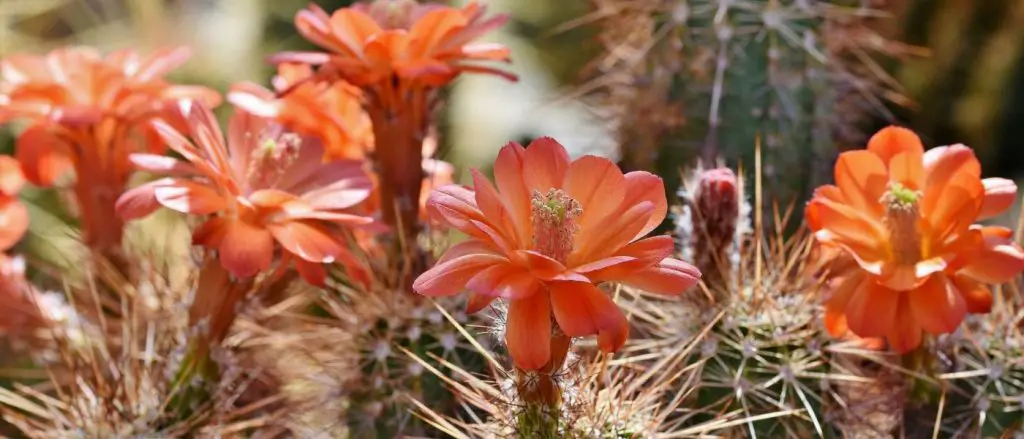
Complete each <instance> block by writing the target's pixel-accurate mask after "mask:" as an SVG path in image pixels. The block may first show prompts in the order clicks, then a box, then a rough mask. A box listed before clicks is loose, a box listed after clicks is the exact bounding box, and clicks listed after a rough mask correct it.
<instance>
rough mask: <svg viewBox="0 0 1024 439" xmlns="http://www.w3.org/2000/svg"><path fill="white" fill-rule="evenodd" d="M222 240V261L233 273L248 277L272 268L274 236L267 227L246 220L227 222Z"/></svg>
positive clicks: (220, 249) (220, 250)
mask: <svg viewBox="0 0 1024 439" xmlns="http://www.w3.org/2000/svg"><path fill="white" fill-rule="evenodd" d="M225 226H226V228H225V230H224V237H223V238H222V240H221V242H220V248H219V252H220V262H221V265H223V266H224V268H225V269H227V270H228V271H230V272H231V274H233V275H235V276H238V277H241V278H247V277H252V276H254V275H256V274H257V273H259V272H261V271H264V270H266V269H267V268H270V263H271V262H272V260H273V258H274V238H273V237H272V236H271V235H270V233H269V232H267V231H266V229H263V228H260V227H258V226H256V225H254V224H249V223H247V222H245V221H229V222H227V223H226V224H225Z"/></svg>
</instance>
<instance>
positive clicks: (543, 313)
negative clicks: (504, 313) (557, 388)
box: [505, 291, 551, 370]
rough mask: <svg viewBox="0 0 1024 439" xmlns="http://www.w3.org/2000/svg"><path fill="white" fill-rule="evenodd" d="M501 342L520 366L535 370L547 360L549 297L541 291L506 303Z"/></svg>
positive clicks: (549, 328)
mask: <svg viewBox="0 0 1024 439" xmlns="http://www.w3.org/2000/svg"><path fill="white" fill-rule="evenodd" d="M505 345H506V346H507V347H508V354H509V356H511V357H512V361H513V362H514V363H515V364H516V366H517V367H519V368H520V369H525V370H539V369H541V368H543V367H544V366H545V365H546V364H547V363H548V361H549V360H550V359H551V299H550V298H549V297H548V293H547V292H546V291H541V292H540V293H538V294H534V295H532V296H530V297H527V298H525V299H521V300H513V301H512V302H511V303H510V304H509V306H508V317H507V321H506V327H505Z"/></svg>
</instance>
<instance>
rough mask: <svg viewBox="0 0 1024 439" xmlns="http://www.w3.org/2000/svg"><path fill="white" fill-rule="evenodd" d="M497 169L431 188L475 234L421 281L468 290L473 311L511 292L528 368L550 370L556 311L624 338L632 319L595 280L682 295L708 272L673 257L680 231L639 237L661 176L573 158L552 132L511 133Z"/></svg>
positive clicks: (435, 203)
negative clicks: (513, 138)
mask: <svg viewBox="0 0 1024 439" xmlns="http://www.w3.org/2000/svg"><path fill="white" fill-rule="evenodd" d="M494 175H495V181H496V183H497V188H495V186H494V185H493V184H492V183H491V182H490V181H488V180H487V179H486V178H485V177H484V176H483V175H482V174H481V173H480V172H478V171H476V170H474V171H473V184H474V189H469V188H466V187H463V186H459V185H448V186H444V187H441V188H438V189H437V190H435V191H434V192H433V193H432V194H431V196H430V199H429V201H428V203H427V209H428V212H429V213H430V214H431V216H432V217H434V218H435V219H437V220H438V221H439V222H443V223H445V224H447V225H450V226H451V227H454V228H455V229H458V230H459V231H461V232H463V233H466V234H468V235H469V236H470V238H471V239H470V240H468V241H465V242H462V243H459V244H456V245H455V246H453V247H452V248H450V249H449V250H448V251H447V252H445V254H444V255H443V256H442V257H441V259H440V260H439V261H438V263H437V265H435V266H434V267H433V268H431V269H430V270H428V271H427V272H425V273H423V274H422V275H421V276H420V277H419V278H417V279H416V281H415V282H414V284H413V288H414V289H415V291H416V292H418V293H420V294H423V295H427V296H449V295H453V294H456V293H458V292H460V291H462V290H463V289H468V290H470V292H471V295H470V300H469V305H468V311H469V312H477V311H480V310H481V309H483V308H485V307H487V305H488V304H490V303H491V302H492V301H493V300H495V299H497V298H504V299H508V300H509V301H510V302H511V303H510V305H509V310H508V320H507V321H508V325H507V328H506V331H505V340H506V343H507V345H508V350H509V353H510V355H511V356H512V359H513V360H514V362H515V363H516V365H517V366H519V367H520V368H522V369H527V370H539V369H541V368H542V367H544V366H545V365H546V364H547V363H548V361H549V360H550V359H551V358H552V357H553V356H555V355H553V353H552V351H551V348H550V342H551V340H552V330H553V329H555V328H554V327H553V325H552V315H553V316H554V322H555V323H557V328H558V329H560V331H562V333H564V334H566V335H568V336H571V337H582V336H588V335H594V334H596V335H597V336H598V344H599V345H600V347H601V349H602V350H603V351H605V352H614V351H616V350H618V349H619V348H620V347H621V346H622V345H623V344H624V343H625V341H626V338H627V335H628V332H629V326H628V324H627V322H626V319H625V317H624V316H623V315H622V312H621V311H620V310H619V309H618V307H616V305H615V303H614V302H612V300H611V298H609V297H608V295H606V294H605V293H604V292H602V291H601V289H599V288H598V287H597V286H595V284H596V283H599V282H603V281H614V282H621V283H623V284H627V285H632V286H635V287H638V288H641V289H644V290H647V291H651V292H655V293H662V294H668V295H677V294H680V293H682V292H683V291H685V290H686V289H688V288H690V287H691V286H693V285H694V284H695V283H696V282H697V281H698V279H699V277H700V272H699V271H698V270H697V269H696V268H694V267H693V266H691V265H689V264H687V263H685V262H682V261H679V260H676V259H672V258H670V257H669V256H670V255H671V254H672V252H673V242H672V239H671V238H670V237H669V236H655V237H651V238H646V239H640V238H642V237H643V236H644V235H646V234H647V233H649V232H651V231H652V230H654V228H655V227H657V226H658V224H660V223H661V221H662V219H664V217H665V213H666V211H667V202H666V199H665V192H664V185H663V183H662V180H661V178H659V177H658V176H656V175H653V174H650V173H647V172H630V173H628V174H625V175H623V174H622V171H620V170H619V168H618V167H616V166H615V164H614V163H612V162H611V161H609V160H607V159H605V158H600V157H595V156H585V157H581V158H579V159H577V160H574V161H570V160H569V156H568V154H567V153H566V151H565V148H563V147H562V145H560V144H559V143H558V142H556V141H555V140H553V139H550V138H541V139H538V140H536V141H534V142H533V143H531V144H530V145H529V147H528V148H526V149H524V148H523V147H522V146H520V145H519V144H516V143H514V142H513V143H509V144H508V145H507V146H505V147H504V148H502V149H501V152H500V153H499V154H498V158H497V161H496V162H495V165H494Z"/></svg>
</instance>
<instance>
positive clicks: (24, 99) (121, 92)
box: [0, 47, 220, 251]
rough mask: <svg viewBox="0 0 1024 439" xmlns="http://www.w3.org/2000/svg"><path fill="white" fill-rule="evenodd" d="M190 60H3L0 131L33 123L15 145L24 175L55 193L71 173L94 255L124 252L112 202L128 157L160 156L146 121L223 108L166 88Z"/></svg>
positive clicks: (175, 54) (86, 56)
mask: <svg viewBox="0 0 1024 439" xmlns="http://www.w3.org/2000/svg"><path fill="white" fill-rule="evenodd" d="M189 54H190V51H189V50H188V49H187V48H184V47H180V48H169V49H164V50H160V51H157V52H155V53H153V54H152V55H150V56H148V57H143V56H141V55H140V54H138V53H136V52H135V51H132V50H121V51H117V52H113V53H111V54H109V55H107V56H106V57H104V56H102V55H101V54H100V53H99V52H98V51H96V50H95V49H92V48H89V47H68V48H61V49H57V50H54V51H53V52H51V53H49V54H47V55H42V56H39V55H29V54H15V55H11V56H9V57H7V58H5V59H3V60H2V61H0V123H4V122H6V121H9V120H14V119H18V120H26V121H28V122H29V123H30V125H29V127H28V129H26V130H25V131H24V132H22V133H21V134H20V135H19V136H18V138H17V143H16V148H17V152H16V157H17V158H18V160H19V161H21V163H22V166H23V167H24V170H25V176H26V177H27V179H28V180H29V181H31V182H32V183H34V184H36V185H40V186H50V185H53V184H54V183H56V182H57V181H58V180H59V179H60V178H61V177H62V176H63V175H64V174H65V173H66V172H67V171H70V170H74V175H75V178H76V183H75V192H74V193H75V199H76V202H77V204H78V206H77V207H78V209H79V211H80V216H81V220H82V230H83V234H84V239H85V241H86V243H87V244H88V245H90V246H91V247H93V248H97V249H101V250H110V249H114V250H115V251H116V250H118V249H119V247H120V243H121V236H122V224H121V221H120V220H119V219H118V218H117V216H116V215H114V203H115V201H116V200H117V197H118V196H120V195H121V193H122V192H123V191H124V189H125V185H126V183H127V181H128V177H129V176H130V175H131V171H132V169H131V164H130V163H129V161H128V155H129V154H130V153H132V152H136V151H149V152H162V149H161V148H162V144H161V143H160V142H159V141H158V140H157V139H156V138H155V133H154V132H153V131H152V130H151V129H149V125H148V122H149V121H150V120H152V119H153V118H155V117H164V116H166V115H167V110H168V109H170V108H173V107H174V104H175V103H176V102H177V101H178V100H181V99H197V100H201V101H202V102H204V103H206V104H207V105H216V104H218V103H219V101H220V96H219V95H218V94H217V93H216V92H215V91H213V90H210V89H207V88H203V87H195V86H182V85H174V84H171V83H168V82H167V81H165V80H164V79H163V76H164V75H166V74H167V73H168V72H170V71H171V70H174V69H175V68H177V67H178V66H180V65H181V64H183V63H184V62H185V61H186V60H187V59H188V57H189Z"/></svg>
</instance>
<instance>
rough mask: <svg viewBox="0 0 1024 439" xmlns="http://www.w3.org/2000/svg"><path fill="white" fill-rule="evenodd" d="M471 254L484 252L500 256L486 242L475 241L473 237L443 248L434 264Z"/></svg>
mask: <svg viewBox="0 0 1024 439" xmlns="http://www.w3.org/2000/svg"><path fill="white" fill-rule="evenodd" d="M471 254H486V255H492V256H500V255H498V254H497V253H495V251H494V249H493V248H491V247H489V246H488V245H487V244H485V243H483V242H481V241H477V240H475V239H470V240H468V241H462V242H460V243H458V244H455V245H453V246H451V247H448V250H445V251H444V254H442V255H441V257H440V258H438V260H437V262H435V263H434V264H435V265H437V264H443V263H445V262H447V261H450V260H452V259H455V258H458V257H462V256H466V255H471Z"/></svg>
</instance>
